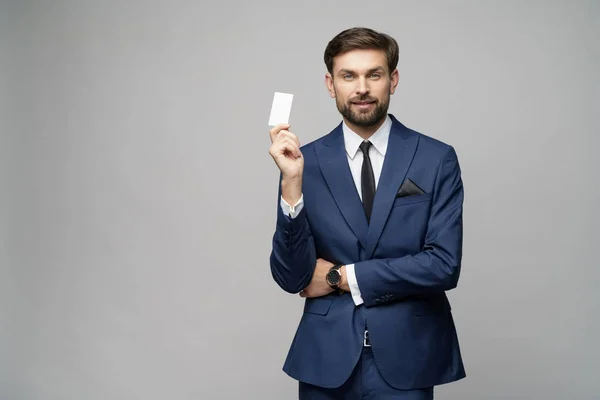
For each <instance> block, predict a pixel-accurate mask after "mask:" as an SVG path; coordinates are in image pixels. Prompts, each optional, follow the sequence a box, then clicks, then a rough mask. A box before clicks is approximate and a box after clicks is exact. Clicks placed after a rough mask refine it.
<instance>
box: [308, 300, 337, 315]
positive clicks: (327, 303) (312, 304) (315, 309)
mask: <svg viewBox="0 0 600 400" xmlns="http://www.w3.org/2000/svg"><path fill="white" fill-rule="evenodd" d="M329 307H331V300H327V299H319V298H313V299H311V298H309V299H306V302H305V303H304V312H305V313H309V314H319V315H326V314H327V313H328V312H329Z"/></svg>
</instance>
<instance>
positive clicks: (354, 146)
mask: <svg viewBox="0 0 600 400" xmlns="http://www.w3.org/2000/svg"><path fill="white" fill-rule="evenodd" d="M391 129H392V120H391V119H390V117H389V115H388V116H387V117H386V119H385V121H384V123H383V124H382V125H381V126H380V127H379V129H377V131H376V132H375V133H374V134H373V135H372V136H371V137H370V138H369V141H370V142H371V144H372V145H373V147H374V148H375V150H377V152H378V153H379V154H381V156H382V157H385V152H386V150H387V145H388V139H389V137H390V130H391ZM342 131H343V133H344V145H345V147H346V153H347V154H348V156H349V157H350V159H351V160H354V157H355V156H356V153H357V152H358V151H359V147H360V145H361V143H362V142H363V141H364V139H363V138H361V137H360V136H359V135H358V134H357V133H355V132H354V131H353V130H352V129H350V128H349V127H348V125H346V122H344V123H343V125H342Z"/></svg>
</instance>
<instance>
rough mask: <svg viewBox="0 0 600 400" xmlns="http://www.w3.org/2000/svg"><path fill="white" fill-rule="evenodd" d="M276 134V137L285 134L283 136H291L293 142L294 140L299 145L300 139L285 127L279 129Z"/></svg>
mask: <svg viewBox="0 0 600 400" xmlns="http://www.w3.org/2000/svg"><path fill="white" fill-rule="evenodd" d="M277 136H278V137H279V136H285V137H289V138H291V139H292V140H293V141H294V142H296V144H297V145H298V146H300V140H299V139H298V136H296V135H295V134H293V133H292V132H290V131H288V130H286V129H283V130H281V131H279V133H278V134H277Z"/></svg>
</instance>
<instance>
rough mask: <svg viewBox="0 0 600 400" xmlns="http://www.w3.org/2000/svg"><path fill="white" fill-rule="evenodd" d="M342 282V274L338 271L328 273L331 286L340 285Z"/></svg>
mask: <svg viewBox="0 0 600 400" xmlns="http://www.w3.org/2000/svg"><path fill="white" fill-rule="evenodd" d="M341 280H342V279H341V276H340V272H339V271H338V270H333V271H329V272H328V273H327V282H328V283H329V284H330V285H339V284H340V281H341Z"/></svg>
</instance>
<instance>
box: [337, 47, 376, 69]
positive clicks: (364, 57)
mask: <svg viewBox="0 0 600 400" xmlns="http://www.w3.org/2000/svg"><path fill="white" fill-rule="evenodd" d="M377 67H383V68H384V69H385V70H386V71H387V69H388V67H387V56H386V54H385V52H384V51H383V50H374V49H369V50H351V51H348V52H346V53H343V54H340V55H338V56H336V57H334V59H333V72H334V73H338V72H339V71H340V70H342V69H344V70H350V71H356V72H361V71H368V70H370V69H373V68H377Z"/></svg>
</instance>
